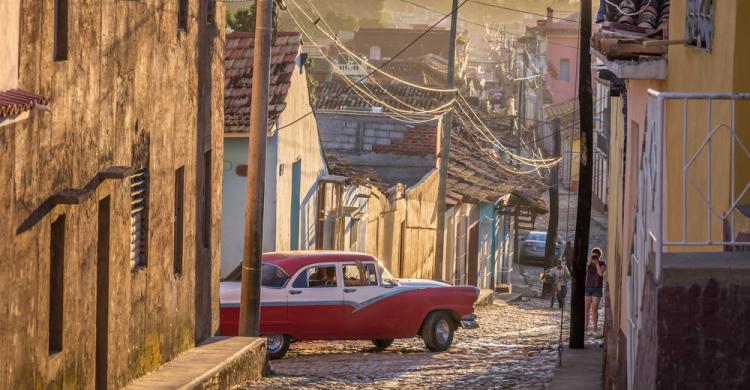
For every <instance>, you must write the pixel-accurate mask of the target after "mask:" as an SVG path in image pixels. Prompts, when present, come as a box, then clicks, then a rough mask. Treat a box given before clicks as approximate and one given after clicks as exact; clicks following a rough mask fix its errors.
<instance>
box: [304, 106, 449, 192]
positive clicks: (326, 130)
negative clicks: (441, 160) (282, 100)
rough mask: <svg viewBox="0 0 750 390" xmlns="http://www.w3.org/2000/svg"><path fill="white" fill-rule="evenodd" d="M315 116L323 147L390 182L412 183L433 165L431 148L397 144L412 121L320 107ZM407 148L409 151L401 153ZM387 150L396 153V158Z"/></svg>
mask: <svg viewBox="0 0 750 390" xmlns="http://www.w3.org/2000/svg"><path fill="white" fill-rule="evenodd" d="M316 117H317V121H318V128H319V129H320V137H321V141H322V143H323V145H324V146H325V149H326V151H328V152H329V153H331V154H338V155H341V156H344V157H345V159H346V160H347V161H349V162H350V163H351V164H352V166H354V167H357V168H372V169H373V170H374V171H375V172H376V173H377V174H378V178H379V179H380V180H382V181H383V182H385V183H387V184H389V185H395V184H397V183H403V184H405V185H407V186H411V185H413V184H415V183H417V182H418V181H419V180H420V179H422V177H424V175H425V173H427V172H428V171H429V170H430V169H432V168H433V167H434V166H435V157H434V150H423V148H419V149H420V150H415V148H414V146H415V145H406V144H404V145H401V144H398V141H399V140H403V139H404V136H405V133H406V132H407V131H414V126H412V125H408V124H406V123H404V122H400V121H397V120H395V119H393V118H391V117H389V116H387V115H381V114H362V113H345V112H341V111H319V112H317V114H316ZM396 144H398V145H396ZM425 144H426V145H428V149H429V143H428V142H427V143H425ZM432 144H433V145H434V141H432ZM400 148H401V149H400ZM406 148H408V149H409V151H408V152H409V154H411V155H404V154H405V153H404V152H405V151H406ZM389 151H390V152H391V153H399V156H398V158H394V156H393V155H391V154H389ZM415 152H419V153H424V154H421V155H420V154H415Z"/></svg>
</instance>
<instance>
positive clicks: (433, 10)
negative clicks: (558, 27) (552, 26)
mask: <svg viewBox="0 0 750 390" xmlns="http://www.w3.org/2000/svg"><path fill="white" fill-rule="evenodd" d="M401 1H402V2H404V3H407V4H411V5H413V6H415V7H418V8H422V9H424V10H427V11H430V12H434V13H438V14H442V12H440V11H438V10H436V9H434V8H430V7H427V6H424V5H422V4H418V3H415V2H412V1H409V0H401ZM519 12H524V11H520V10H519ZM529 13H530V14H532V15H537V14H534V13H531V12H529ZM545 16H546V15H545ZM458 20H460V21H462V22H464V23H468V24H472V25H475V26H478V27H484V28H485V29H489V30H493V31H497V32H502V33H505V34H508V35H513V36H515V37H521V36H522V35H521V34H515V33H512V32H510V31H505V30H501V29H499V28H497V27H491V26H488V25H486V24H484V23H480V22H475V21H473V20H469V19H464V18H460V17H459V18H458ZM547 44H548V45H555V46H560V47H567V48H570V49H577V48H578V47H576V46H570V45H564V44H562V43H557V42H547Z"/></svg>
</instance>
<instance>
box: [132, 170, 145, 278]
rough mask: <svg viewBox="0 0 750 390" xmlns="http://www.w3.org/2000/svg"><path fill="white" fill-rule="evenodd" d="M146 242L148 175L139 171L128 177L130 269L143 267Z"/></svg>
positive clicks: (143, 171)
mask: <svg viewBox="0 0 750 390" xmlns="http://www.w3.org/2000/svg"><path fill="white" fill-rule="evenodd" d="M147 240H148V173H147V171H146V169H145V168H144V169H141V170H139V171H137V172H136V173H135V174H133V175H132V176H130V267H131V268H132V269H136V268H140V267H145V266H146V263H147V253H148V252H147V250H148V249H147V246H146V244H147Z"/></svg>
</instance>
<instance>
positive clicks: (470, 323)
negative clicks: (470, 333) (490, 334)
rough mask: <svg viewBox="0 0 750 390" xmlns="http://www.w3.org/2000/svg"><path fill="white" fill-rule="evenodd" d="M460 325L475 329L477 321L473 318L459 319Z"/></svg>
mask: <svg viewBox="0 0 750 390" xmlns="http://www.w3.org/2000/svg"><path fill="white" fill-rule="evenodd" d="M461 327H462V328H464V329H477V328H479V323H478V322H476V321H474V320H461Z"/></svg>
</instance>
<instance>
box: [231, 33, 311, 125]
mask: <svg viewBox="0 0 750 390" xmlns="http://www.w3.org/2000/svg"><path fill="white" fill-rule="evenodd" d="M301 44H302V40H301V36H300V34H299V33H291V32H279V33H277V34H276V40H275V41H274V44H273V46H272V48H271V80H270V81H271V82H270V90H269V98H270V100H269V104H268V126H269V129H271V128H273V125H274V124H275V123H276V120H277V119H278V118H279V115H281V113H282V112H283V111H284V109H285V108H286V95H287V93H288V92H289V86H290V81H291V78H292V72H293V71H294V67H295V64H296V60H297V54H298V53H299V49H300V46H301ZM254 45H255V39H254V34H252V33H247V32H235V33H231V34H228V35H227V37H226V50H225V59H224V71H225V73H224V131H225V132H228V133H243V132H247V131H248V126H249V123H250V103H251V102H250V98H251V94H252V84H253V83H252V77H253V47H254Z"/></svg>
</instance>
